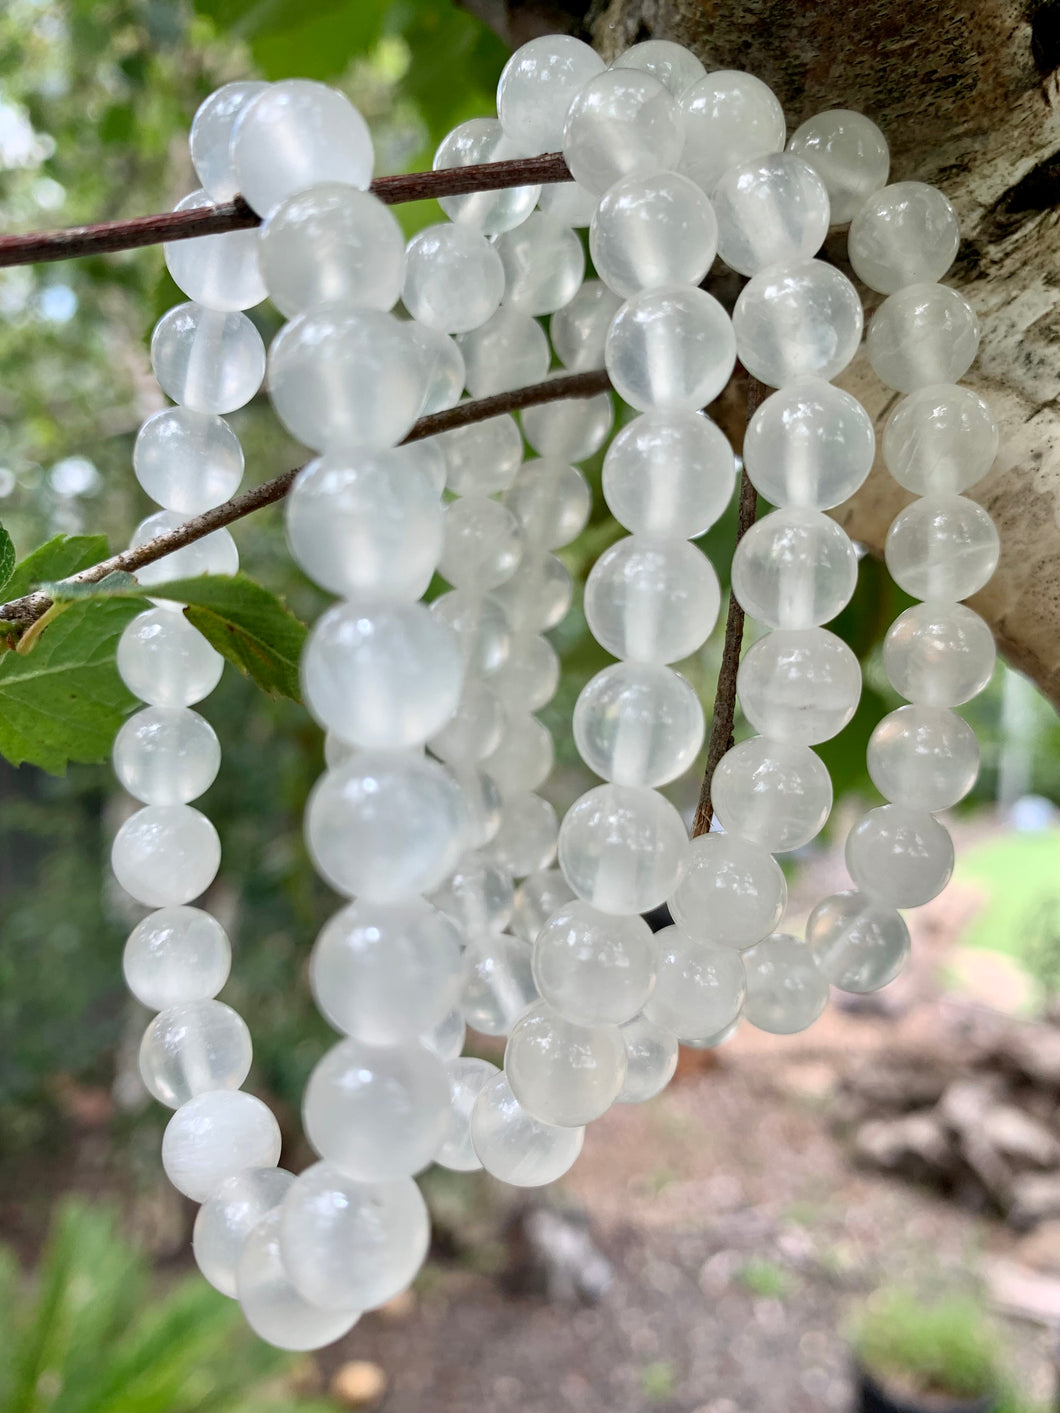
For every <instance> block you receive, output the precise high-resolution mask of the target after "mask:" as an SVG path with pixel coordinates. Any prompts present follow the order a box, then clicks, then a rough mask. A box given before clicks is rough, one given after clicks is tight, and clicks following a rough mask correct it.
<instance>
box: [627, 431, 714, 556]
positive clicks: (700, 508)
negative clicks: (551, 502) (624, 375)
mask: <svg viewBox="0 0 1060 1413" xmlns="http://www.w3.org/2000/svg"><path fill="white" fill-rule="evenodd" d="M735 480H736V459H735V457H734V455H733V450H732V447H731V446H730V445H729V441H728V438H727V437H726V436H725V434H724V432H722V430H721V428H720V427H718V426H717V425H716V424H715V423H714V422H712V421H711V420H710V418H709V417H704V416H703V415H702V414H701V413H699V412H678V411H666V412H645V413H642V414H641V416H639V417H634V418H633V420H632V422H628V423H627V424H626V426H625V427H623V428H622V430H621V431H620V432H619V434H618V435H617V436H616V437H615V439H614V441H613V442H612V443H611V445H610V446H609V447H608V449H607V455H606V456H605V457H604V473H603V490H604V499H605V500H606V501H607V505H608V508H609V509H610V511H611V514H612V515H613V516H614V517H615V519H616V520H617V521H618V522H619V524H620V525H624V526H625V527H626V529H627V530H631V531H632V532H633V533H634V534H635V535H637V534H641V535H658V536H663V537H666V538H673V539H683V540H685V539H687V540H691V539H695V538H696V537H697V536H699V535H702V534H703V532H704V531H705V530H709V529H710V527H711V526H712V525H713V524H714V523H715V522H716V521H717V520H718V518H719V517H720V516H721V515H722V513H723V512H724V510H725V507H726V506H727V505H728V503H729V501H730V500H731V499H732V489H733V485H734V484H735Z"/></svg>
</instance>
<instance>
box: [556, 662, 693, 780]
mask: <svg viewBox="0 0 1060 1413" xmlns="http://www.w3.org/2000/svg"><path fill="white" fill-rule="evenodd" d="M703 732H704V721H703V708H702V707H701V706H700V704H699V698H698V697H697V696H696V694H695V692H694V691H693V689H692V687H691V686H690V685H689V684H688V682H686V681H685V679H684V678H683V677H682V676H680V674H679V673H676V672H673V671H671V669H670V668H668V667H660V666H658V665H656V664H654V663H640V662H619V663H615V665H614V666H613V667H605V668H604V669H603V671H602V672H598V673H597V674H596V676H595V677H593V678H591V679H590V680H589V681H588V682H587V683H586V685H585V686H584V687H583V688H582V690H581V692H580V694H579V696H578V700H577V702H576V703H575V707H574V743H575V745H576V746H577V748H578V754H579V755H580V756H581V758H582V760H583V761H584V762H585V764H586V765H587V766H588V767H589V769H590V770H593V771H595V772H596V774H597V775H600V776H602V777H603V778H604V779H605V780H613V781H614V782H615V784H616V785H651V786H657V785H665V784H666V783H667V782H668V781H670V780H676V779H677V777H678V776H679V775H683V774H684V772H685V771H686V770H687V769H688V768H689V766H690V765H691V764H692V762H693V761H694V760H695V758H696V756H697V755H698V754H699V750H700V747H701V746H702V744H703Z"/></svg>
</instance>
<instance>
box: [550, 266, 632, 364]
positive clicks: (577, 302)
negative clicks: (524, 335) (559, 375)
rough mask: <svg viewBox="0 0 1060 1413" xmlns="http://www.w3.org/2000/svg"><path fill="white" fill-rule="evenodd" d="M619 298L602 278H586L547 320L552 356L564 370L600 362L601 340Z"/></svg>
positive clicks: (619, 301)
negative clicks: (579, 287)
mask: <svg viewBox="0 0 1060 1413" xmlns="http://www.w3.org/2000/svg"><path fill="white" fill-rule="evenodd" d="M621 304H622V301H621V300H620V299H619V297H618V295H617V294H615V293H614V292H613V291H612V290H609V289H608V287H607V286H606V285H605V284H604V283H603V281H602V280H586V281H585V283H584V284H583V285H582V287H581V289H580V290H579V291H578V293H577V294H576V295H575V296H574V298H573V299H572V300H571V302H570V303H569V304H568V305H566V307H565V308H563V309H557V310H556V312H555V314H553V316H552V318H551V319H550V320H549V326H548V328H549V333H550V335H551V337H552V347H553V348H554V349H555V351H556V357H557V358H558V359H559V361H560V362H561V363H562V364H563V366H564V368H566V370H567V372H568V373H585V372H589V371H590V370H591V369H593V368H602V367H603V366H604V343H605V341H606V339H607V331H608V329H609V328H610V327H611V320H612V319H613V318H614V317H615V315H616V314H617V313H618V310H619V308H620V307H621Z"/></svg>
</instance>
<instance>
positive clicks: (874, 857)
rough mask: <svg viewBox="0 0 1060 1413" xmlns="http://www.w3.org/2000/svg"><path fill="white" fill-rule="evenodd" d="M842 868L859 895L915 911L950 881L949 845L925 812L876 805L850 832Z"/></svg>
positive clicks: (951, 863)
mask: <svg viewBox="0 0 1060 1413" xmlns="http://www.w3.org/2000/svg"><path fill="white" fill-rule="evenodd" d="M846 864H847V868H848V869H849V871H850V876H851V878H852V879H853V880H854V883H855V884H856V885H857V887H858V888H860V889H861V891H862V892H863V893H867V894H868V895H869V896H870V897H872V898H874V899H876V900H878V901H879V902H882V903H885V904H886V905H887V906H889V907H892V908H918V907H919V906H920V905H921V903H929V902H930V901H931V899H932V898H936V897H937V896H938V895H939V894H940V893H941V892H942V890H943V888H945V886H946V884H947V883H948V882H949V881H950V874H951V873H952V872H953V840H952V839H951V838H950V836H949V834H948V833H947V832H946V829H945V828H944V827H943V825H941V824H940V823H939V822H938V820H937V819H935V817H934V816H933V815H930V814H928V813H927V811H926V810H911V809H907V808H906V807H905V806H904V805H881V806H880V807H879V808H878V809H874V810H869V811H868V813H867V814H864V815H862V817H861V819H860V820H859V821H858V822H857V824H855V826H854V828H853V829H852V830H851V831H850V834H849V836H848V837H847V845H846Z"/></svg>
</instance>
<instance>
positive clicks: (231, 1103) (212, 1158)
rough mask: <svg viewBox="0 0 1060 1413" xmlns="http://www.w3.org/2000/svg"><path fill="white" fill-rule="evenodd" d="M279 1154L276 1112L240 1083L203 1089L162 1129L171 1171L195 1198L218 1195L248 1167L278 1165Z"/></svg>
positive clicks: (166, 1163) (182, 1188) (168, 1174)
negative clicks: (223, 1184) (226, 1184)
mask: <svg viewBox="0 0 1060 1413" xmlns="http://www.w3.org/2000/svg"><path fill="white" fill-rule="evenodd" d="M279 1158H280V1128H279V1125H278V1124H277V1122H276V1120H275V1119H274V1118H273V1116H272V1112H271V1111H270V1110H269V1109H268V1108H267V1107H266V1106H265V1105H264V1104H263V1103H262V1102H261V1100H260V1099H255V1098H254V1096H253V1094H244V1093H243V1092H242V1090H239V1089H218V1090H215V1091H213V1092H212V1093H209V1094H197V1095H196V1096H195V1098H194V1099H189V1100H188V1102H187V1103H186V1104H182V1105H181V1106H180V1108H179V1109H178V1110H177V1111H176V1113H175V1114H174V1115H173V1117H172V1118H171V1119H170V1121H169V1123H168V1124H166V1131H165V1133H164V1134H163V1135H162V1166H163V1167H164V1168H165V1170H166V1177H168V1178H169V1180H170V1182H171V1183H172V1184H173V1186H174V1187H175V1188H176V1189H177V1191H178V1192H183V1194H184V1196H185V1197H190V1198H191V1200H192V1201H193V1202H205V1201H206V1200H207V1198H210V1197H213V1195H214V1194H215V1193H216V1192H217V1190H218V1188H219V1187H220V1186H221V1184H222V1183H223V1182H224V1181H225V1179H226V1178H230V1177H233V1176H234V1175H235V1174H236V1173H238V1172H241V1171H242V1170H243V1169H244V1168H274V1167H275V1166H276V1164H277V1163H278V1162H279Z"/></svg>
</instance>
